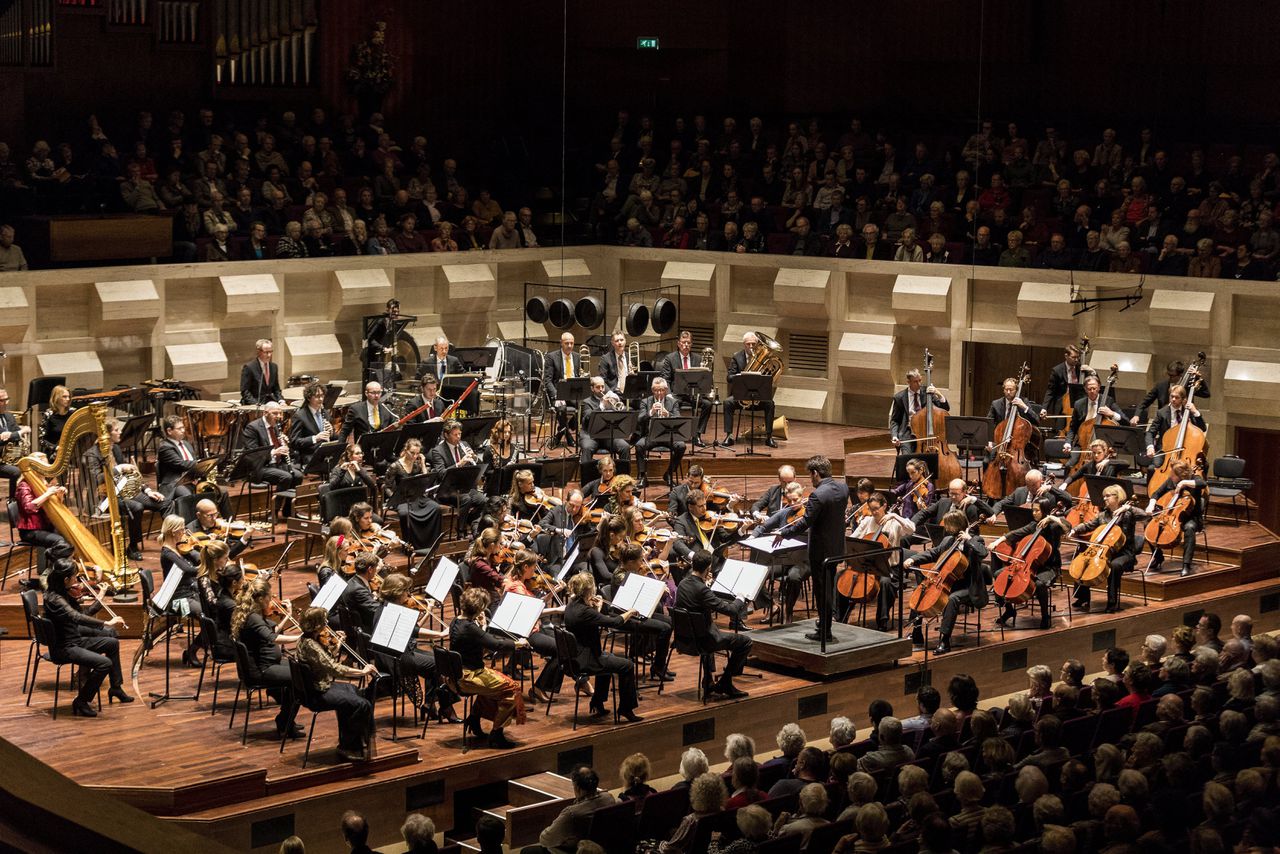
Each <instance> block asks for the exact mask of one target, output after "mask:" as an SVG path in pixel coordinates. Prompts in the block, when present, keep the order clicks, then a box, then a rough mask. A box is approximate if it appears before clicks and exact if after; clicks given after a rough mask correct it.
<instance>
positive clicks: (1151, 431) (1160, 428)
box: [1147, 406, 1205, 451]
mask: <svg viewBox="0 0 1280 854" xmlns="http://www.w3.org/2000/svg"><path fill="white" fill-rule="evenodd" d="M1182 415H1183V417H1184V418H1185V417H1187V416H1190V417H1191V423H1192V424H1193V425H1194V426H1196V427H1199V428H1200V429H1201V430H1203V429H1205V425H1204V416H1203V415H1191V413H1190V412H1188V411H1187V409H1186V407H1183V408H1182ZM1172 426H1173V407H1171V406H1165V407H1163V408H1161V409H1160V411H1158V412H1157V413H1156V417H1155V418H1152V419H1151V423H1150V424H1149V425H1148V426H1147V444H1148V445H1152V446H1154V447H1155V449H1156V450H1157V451H1158V450H1160V440H1161V439H1162V438H1163V437H1164V434H1165V432H1166V431H1167V430H1168V429H1169V428H1170V427H1172Z"/></svg>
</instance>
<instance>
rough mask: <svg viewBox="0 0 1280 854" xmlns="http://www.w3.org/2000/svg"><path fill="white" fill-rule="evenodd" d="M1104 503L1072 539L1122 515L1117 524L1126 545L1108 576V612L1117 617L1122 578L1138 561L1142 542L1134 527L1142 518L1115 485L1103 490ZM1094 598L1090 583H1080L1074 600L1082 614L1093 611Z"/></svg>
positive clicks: (1114, 558) (1076, 529) (1072, 533)
mask: <svg viewBox="0 0 1280 854" xmlns="http://www.w3.org/2000/svg"><path fill="white" fill-rule="evenodd" d="M1102 500H1103V502H1104V503H1105V505H1106V506H1105V507H1103V509H1102V510H1101V512H1099V513H1098V515H1097V516H1094V517H1093V520H1092V521H1090V522H1086V523H1084V524H1083V525H1077V526H1076V527H1074V528H1072V529H1071V531H1070V532H1069V534H1068V536H1070V537H1073V538H1076V537H1082V536H1084V535H1085V534H1088V533H1089V532H1090V531H1092V530H1094V529H1096V528H1098V527H1101V526H1102V525H1105V524H1107V523H1108V522H1110V521H1111V520H1112V519H1113V518H1115V517H1116V516H1119V517H1120V518H1119V520H1118V521H1117V523H1116V524H1117V525H1119V526H1120V530H1121V532H1123V534H1124V545H1122V546H1120V548H1118V549H1116V551H1115V553H1114V554H1112V555H1111V558H1110V572H1109V574H1108V575H1107V609H1106V613H1108V614H1114V613H1115V612H1116V611H1119V610H1120V578H1121V576H1122V575H1123V574H1124V573H1126V572H1128V571H1129V570H1131V569H1133V567H1134V565H1135V564H1137V562H1138V543H1137V539H1136V537H1135V535H1134V528H1135V527H1136V521H1137V517H1138V511H1136V510H1135V509H1134V508H1133V507H1132V506H1131V505H1129V504H1126V503H1125V498H1124V487H1123V486H1119V485H1117V484H1112V485H1111V486H1108V487H1107V488H1106V489H1104V490H1102ZM1090 597H1091V588H1090V587H1089V585H1087V584H1077V585H1076V589H1075V591H1074V593H1073V594H1072V601H1073V602H1074V604H1075V606H1076V607H1077V608H1079V609H1080V610H1081V611H1087V610H1089V600H1090Z"/></svg>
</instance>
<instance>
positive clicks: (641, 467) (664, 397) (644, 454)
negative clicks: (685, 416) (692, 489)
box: [636, 377, 685, 489]
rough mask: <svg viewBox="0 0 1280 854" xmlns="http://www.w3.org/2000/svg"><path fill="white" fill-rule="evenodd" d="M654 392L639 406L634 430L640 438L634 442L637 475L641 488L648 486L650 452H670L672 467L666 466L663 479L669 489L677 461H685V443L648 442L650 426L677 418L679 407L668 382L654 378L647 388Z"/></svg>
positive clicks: (676, 469) (660, 378)
mask: <svg viewBox="0 0 1280 854" xmlns="http://www.w3.org/2000/svg"><path fill="white" fill-rule="evenodd" d="M650 390H651V391H652V392H653V393H652V394H651V395H649V396H648V397H646V398H645V399H644V400H642V401H641V402H640V420H639V422H637V426H636V429H637V431H638V432H639V434H640V438H639V439H638V440H637V441H636V470H637V471H638V472H639V473H640V488H641V489H643V488H644V486H645V483H646V482H647V477H646V472H647V471H648V467H649V451H650V450H651V449H653V448H669V449H670V450H671V463H670V464H669V465H668V466H667V472H666V474H664V475H663V476H662V479H663V480H664V481H666V483H667V485H668V486H670V485H671V478H672V473H673V472H676V471H679V470H680V461H681V460H682V459H684V452H685V443H684V442H683V441H682V440H680V439H676V440H675V441H670V442H669V441H663V440H659V441H656V442H651V441H650V439H649V422H650V421H651V420H652V419H654V418H674V417H676V416H678V415H679V414H680V404H679V401H677V400H676V398H675V396H674V395H671V394H668V391H669V390H670V387H669V386H668V385H667V381H666V380H664V379H663V378H662V377H654V378H653V383H652V385H651V386H650Z"/></svg>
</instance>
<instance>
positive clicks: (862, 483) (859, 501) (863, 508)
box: [845, 477, 876, 525]
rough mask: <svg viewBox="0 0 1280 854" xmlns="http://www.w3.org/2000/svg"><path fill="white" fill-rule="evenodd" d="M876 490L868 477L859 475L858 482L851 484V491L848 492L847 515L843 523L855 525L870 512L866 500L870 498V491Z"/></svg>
mask: <svg viewBox="0 0 1280 854" xmlns="http://www.w3.org/2000/svg"><path fill="white" fill-rule="evenodd" d="M875 491H876V485H875V484H874V483H872V482H871V480H870V479H869V478H865V477H860V478H858V482H857V483H855V484H854V485H853V492H851V493H849V506H850V507H851V508H852V509H850V511H849V517H848V518H847V519H846V520H845V524H846V525H848V524H850V523H852V524H853V525H857V524H858V523H859V522H860V521H862V519H863V518H865V517H866V516H867V515H869V514H870V513H871V507H870V506H869V505H868V504H867V500H868V499H869V498H871V493H873V492H875Z"/></svg>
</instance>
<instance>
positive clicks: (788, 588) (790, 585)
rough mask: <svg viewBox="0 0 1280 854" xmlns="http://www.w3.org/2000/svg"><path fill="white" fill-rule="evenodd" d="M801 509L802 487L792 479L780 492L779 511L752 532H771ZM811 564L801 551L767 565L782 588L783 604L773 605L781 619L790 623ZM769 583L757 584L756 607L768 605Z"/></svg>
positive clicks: (802, 500)
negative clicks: (778, 609)
mask: <svg viewBox="0 0 1280 854" xmlns="http://www.w3.org/2000/svg"><path fill="white" fill-rule="evenodd" d="M803 510H804V486H803V485H801V484H799V483H797V482H796V481H794V480H793V481H791V482H790V483H788V484H787V485H786V488H785V489H783V491H782V506H781V507H779V508H778V512H776V513H774V514H773V515H771V516H769V517H768V518H767V519H765V520H764V521H763V522H761V523H760V525H759V526H758V527H756V528H755V529H754V531H753V534H759V535H761V536H763V535H765V534H772V533H773V532H774V531H776V530H778V529H779V528H781V527H782V526H783V525H787V524H789V523H790V522H792V521H794V520H795V519H796V518H797V517H798V515H799V513H800V512H802V511H803ZM809 572H810V567H809V561H808V559H807V558H806V557H805V556H803V555H800V554H797V553H795V552H792V553H791V554H788V555H786V556H785V558H784V559H783V560H781V561H774V562H773V563H772V564H770V566H769V577H770V578H776V579H778V580H779V582H780V584H781V588H782V593H783V599H784V601H785V604H783V605H779V606H775V607H778V608H780V609H781V613H779V614H778V615H777V616H778V617H780V618H781V619H780V622H785V623H789V622H791V614H792V612H793V611H794V610H795V606H796V599H798V598H799V596H800V590H801V588H802V587H803V586H804V580H805V579H806V578H808V577H809ZM769 598H770V597H769V592H768V585H761V586H760V593H759V595H758V596H757V597H756V603H755V604H756V606H757V607H760V608H766V607H769Z"/></svg>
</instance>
